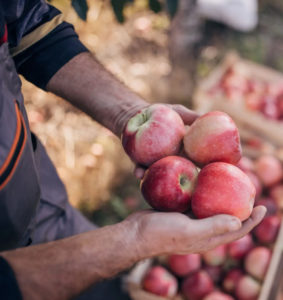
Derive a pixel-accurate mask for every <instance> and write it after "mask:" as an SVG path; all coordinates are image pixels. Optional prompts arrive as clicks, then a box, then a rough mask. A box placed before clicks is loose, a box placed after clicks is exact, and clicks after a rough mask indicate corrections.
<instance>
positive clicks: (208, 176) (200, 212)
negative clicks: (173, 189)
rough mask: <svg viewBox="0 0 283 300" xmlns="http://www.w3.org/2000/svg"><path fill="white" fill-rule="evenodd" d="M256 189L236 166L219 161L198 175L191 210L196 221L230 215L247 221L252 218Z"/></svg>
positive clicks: (206, 167)
mask: <svg viewBox="0 0 283 300" xmlns="http://www.w3.org/2000/svg"><path fill="white" fill-rule="evenodd" d="M254 198H255V187H254V186H253V184H252V183H251V181H250V179H249V177H248V176H247V175H246V174H245V173H243V172H242V171H241V170H240V169H239V168H237V167H236V166H233V165H230V164H227V163H223V162H216V163H212V164H209V165H207V166H205V167H204V168H203V169H202V170H201V171H200V173H199V176H198V179H197V184H196V187H195V190H194V193H193V196H192V210H193V213H194V214H195V216H196V217H197V218H207V217H210V216H213V215H217V214H229V215H233V216H235V217H237V218H239V219H240V220H241V221H244V220H246V219H248V218H249V216H250V215H251V212H252V209H253V205H254Z"/></svg>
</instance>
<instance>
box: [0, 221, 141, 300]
mask: <svg viewBox="0 0 283 300" xmlns="http://www.w3.org/2000/svg"><path fill="white" fill-rule="evenodd" d="M124 222H127V221H124ZM124 222H122V223H120V224H117V225H113V226H107V227H104V228H102V229H98V230H94V231H92V232H88V233H84V234H81V235H78V236H74V237H71V238H67V239H64V240H60V241H55V242H51V243H48V244H43V245H38V246H32V247H27V248H22V249H19V250H15V251H10V252H4V253H1V255H2V256H3V257H4V258H5V259H6V260H8V262H9V263H10V265H11V266H12V268H13V270H14V272H15V274H16V279H17V281H18V284H19V287H20V290H21V292H22V294H23V298H24V299H28V300H33V299H36V300H41V299H52V300H57V299H58V300H64V299H71V298H73V297H74V296H76V295H77V294H79V293H80V292H82V291H83V290H85V289H87V288H88V287H89V286H91V285H92V284H93V283H95V282H97V281H99V280H102V279H105V278H109V277H111V276H113V275H115V274H116V273H118V272H120V271H122V270H124V269H126V268H128V267H130V266H131V265H132V264H133V263H134V262H136V261H137V260H138V259H140V257H139V253H138V251H137V248H136V246H137V241H136V240H135V229H134V228H132V229H129V227H128V226H125V223H124ZM130 228H131V227H130Z"/></svg>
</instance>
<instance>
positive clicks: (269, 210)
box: [256, 197, 279, 217]
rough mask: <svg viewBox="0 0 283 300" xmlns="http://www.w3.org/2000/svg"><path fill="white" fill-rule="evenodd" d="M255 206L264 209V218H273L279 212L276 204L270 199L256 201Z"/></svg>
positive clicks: (263, 198) (264, 198)
mask: <svg viewBox="0 0 283 300" xmlns="http://www.w3.org/2000/svg"><path fill="white" fill-rule="evenodd" d="M256 205H262V206H265V207H266V214H265V216H266V217H267V216H274V215H276V214H277V213H278V211H279V208H278V205H277V203H276V202H275V201H274V200H273V199H272V198H268V197H262V198H260V199H259V200H257V201H256Z"/></svg>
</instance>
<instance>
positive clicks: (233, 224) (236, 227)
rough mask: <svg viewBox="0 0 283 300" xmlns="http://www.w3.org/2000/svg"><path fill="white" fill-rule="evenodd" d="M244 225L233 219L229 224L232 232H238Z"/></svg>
mask: <svg viewBox="0 0 283 300" xmlns="http://www.w3.org/2000/svg"><path fill="white" fill-rule="evenodd" d="M241 226H242V224H241V222H240V220H238V219H232V220H231V221H230V224H229V229H230V231H236V230H239V229H240V228H241Z"/></svg>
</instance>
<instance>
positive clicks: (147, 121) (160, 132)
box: [122, 104, 185, 166]
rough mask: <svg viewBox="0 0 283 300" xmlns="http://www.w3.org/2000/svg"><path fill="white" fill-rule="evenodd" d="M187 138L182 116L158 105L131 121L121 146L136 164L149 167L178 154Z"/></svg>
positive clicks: (144, 110)
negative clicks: (164, 158)
mask: <svg viewBox="0 0 283 300" xmlns="http://www.w3.org/2000/svg"><path fill="white" fill-rule="evenodd" d="M184 135H185V125H184V122H183V120H182V119H181V117H180V116H179V114H177V113H176V112H175V111H174V110H172V109H171V108H169V107H168V106H165V105H162V104H155V105H152V106H150V107H149V108H145V109H143V110H142V111H140V112H139V113H138V114H136V115H135V116H134V117H132V118H131V119H130V120H129V122H128V123H127V125H126V127H125V130H124V132H123V136H122V144H123V147H124V149H125V151H126V153H127V154H128V155H129V156H130V157H131V159H132V160H133V161H134V162H136V163H139V164H141V165H144V166H150V165H151V164H152V163H154V162H155V161H157V160H159V159H161V158H163V157H165V156H168V155H176V154H178V153H179V151H180V147H181V144H182V139H183V137H184Z"/></svg>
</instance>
